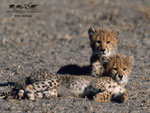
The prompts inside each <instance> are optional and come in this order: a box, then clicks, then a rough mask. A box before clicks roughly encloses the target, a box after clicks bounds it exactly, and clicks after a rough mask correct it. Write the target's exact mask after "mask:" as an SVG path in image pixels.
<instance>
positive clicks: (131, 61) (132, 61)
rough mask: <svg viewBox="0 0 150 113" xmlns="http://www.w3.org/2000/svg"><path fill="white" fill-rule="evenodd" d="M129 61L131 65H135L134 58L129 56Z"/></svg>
mask: <svg viewBox="0 0 150 113" xmlns="http://www.w3.org/2000/svg"><path fill="white" fill-rule="evenodd" d="M128 59H129V62H130V64H131V65H133V64H134V57H133V56H129V57H128Z"/></svg>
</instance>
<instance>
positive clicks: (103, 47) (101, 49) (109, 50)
mask: <svg viewBox="0 0 150 113" xmlns="http://www.w3.org/2000/svg"><path fill="white" fill-rule="evenodd" d="M118 36H119V31H118V30H114V31H111V30H109V29H98V30H96V29H94V28H90V29H89V38H90V45H91V48H92V52H93V53H92V56H91V58H90V65H91V75H92V76H94V77H100V76H101V75H102V73H103V72H104V65H105V63H107V58H109V57H110V56H113V55H115V54H116V53H117V49H118V46H117V42H118Z"/></svg>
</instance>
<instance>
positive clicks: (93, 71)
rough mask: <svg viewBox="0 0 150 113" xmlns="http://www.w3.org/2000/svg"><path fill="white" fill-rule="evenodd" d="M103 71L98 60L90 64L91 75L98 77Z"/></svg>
mask: <svg viewBox="0 0 150 113" xmlns="http://www.w3.org/2000/svg"><path fill="white" fill-rule="evenodd" d="M103 72H104V67H103V65H102V64H101V63H100V62H99V61H97V62H95V63H93V64H92V66H91V74H92V76H93V77H100V76H101V75H102V73H103Z"/></svg>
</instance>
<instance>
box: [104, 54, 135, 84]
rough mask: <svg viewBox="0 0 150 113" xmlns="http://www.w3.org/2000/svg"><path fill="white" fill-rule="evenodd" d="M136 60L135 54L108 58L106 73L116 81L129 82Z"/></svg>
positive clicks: (120, 82)
mask: <svg viewBox="0 0 150 113" xmlns="http://www.w3.org/2000/svg"><path fill="white" fill-rule="evenodd" d="M133 62H134V58H133V56H128V57H126V56H123V55H116V56H113V57H111V58H110V59H109V60H108V64H107V65H106V69H105V71H106V72H105V73H106V74H107V75H109V76H111V77H112V78H113V79H114V80H115V81H117V82H118V83H119V84H121V85H125V84H126V83H127V82H128V79H129V76H130V73H131V70H132V65H133Z"/></svg>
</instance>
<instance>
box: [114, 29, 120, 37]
mask: <svg viewBox="0 0 150 113" xmlns="http://www.w3.org/2000/svg"><path fill="white" fill-rule="evenodd" d="M112 32H113V33H114V35H115V36H116V38H118V37H119V35H120V32H119V30H118V29H116V30H113V31H112Z"/></svg>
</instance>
